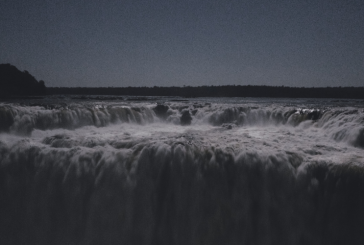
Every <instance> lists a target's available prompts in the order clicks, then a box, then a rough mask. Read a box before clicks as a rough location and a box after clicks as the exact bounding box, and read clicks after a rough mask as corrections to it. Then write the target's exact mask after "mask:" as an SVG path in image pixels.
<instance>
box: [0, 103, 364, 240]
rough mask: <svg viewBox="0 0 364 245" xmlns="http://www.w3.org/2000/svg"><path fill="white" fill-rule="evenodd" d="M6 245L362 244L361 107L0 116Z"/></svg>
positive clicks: (118, 106)
mask: <svg viewBox="0 0 364 245" xmlns="http://www.w3.org/2000/svg"><path fill="white" fill-rule="evenodd" d="M0 132H1V133H0V244H135V245H139V244H151V245H173V244H181V245H189V244H191V245H194V244H196V245H198V244H208V245H214V244H216V245H217V244H219V245H220V244H248V245H249V244H252V245H260V244H262V245H265V244H267V245H269V244H272V245H273V244H277V245H278V244H291V245H296V244H297V245H299V244H310V245H311V244H314V245H315V244H363V243H364V102H363V101H358V100H329V99H325V100H315V99H311V100H292V99H241V98H232V99H227V98H204V99H201V98H194V99H181V98H166V97H164V98H161V97H158V98H155V97H144V98H136V97H127V98H123V99H121V98H115V97H112V98H108V97H88V98H85V97H64V98H57V97H50V98H47V99H43V100H23V101H16V102H3V103H0Z"/></svg>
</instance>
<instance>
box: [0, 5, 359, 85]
mask: <svg viewBox="0 0 364 245" xmlns="http://www.w3.org/2000/svg"><path fill="white" fill-rule="evenodd" d="M0 63H11V64H13V65H15V66H17V67H18V68H19V69H20V70H28V71H29V72H30V73H31V74H33V75H34V76H35V77H36V78H37V79H38V80H40V79H42V80H44V81H45V82H46V85H47V86H182V85H193V86H197V85H223V84H236V85H238V84H240V85H248V84H251V85H286V86H299V87H301V86H310V87H311V86H364V1H363V0H346V1H344V0H340V1H338V0H322V1H317V0H281V1H276V0H261V1H259V0H246V1H244V0H239V1H238V0H232V1H228V0H225V1H224V0H222V1H218V0H179V1H175V0H168V1H167V0H164V1H163V0H109V1H103V2H101V1H96V0H82V1H75V0H62V1H61V0H32V1H29V0H1V3H0Z"/></svg>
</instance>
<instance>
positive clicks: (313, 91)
mask: <svg viewBox="0 0 364 245" xmlns="http://www.w3.org/2000/svg"><path fill="white" fill-rule="evenodd" d="M46 91H47V94H48V95H57V94H65V95H67V94H68V95H76V94H77V95H135V96H181V97H271V98H350V99H364V87H325V88H304V87H301V88H297V87H284V86H280V87H274V86H250V85H248V86H234V85H229V86H200V87H191V86H185V87H155V86H154V87H91V88H90V87H88V88H86V87H48V88H46Z"/></svg>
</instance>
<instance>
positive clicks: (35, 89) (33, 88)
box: [0, 64, 46, 96]
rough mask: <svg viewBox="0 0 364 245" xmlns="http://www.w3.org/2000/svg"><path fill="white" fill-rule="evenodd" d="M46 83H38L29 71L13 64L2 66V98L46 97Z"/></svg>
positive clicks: (0, 81)
mask: <svg viewBox="0 0 364 245" xmlns="http://www.w3.org/2000/svg"><path fill="white" fill-rule="evenodd" d="M45 94H46V86H45V84H44V81H43V80H41V81H39V82H38V81H37V80H36V79H35V78H34V77H33V76H32V75H31V74H30V73H29V72H28V71H26V70H25V71H23V72H21V71H20V70H18V68H16V67H15V66H13V65H11V64H0V96H29V95H45Z"/></svg>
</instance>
